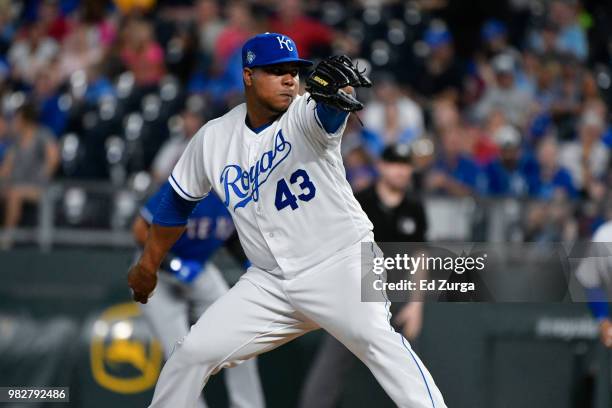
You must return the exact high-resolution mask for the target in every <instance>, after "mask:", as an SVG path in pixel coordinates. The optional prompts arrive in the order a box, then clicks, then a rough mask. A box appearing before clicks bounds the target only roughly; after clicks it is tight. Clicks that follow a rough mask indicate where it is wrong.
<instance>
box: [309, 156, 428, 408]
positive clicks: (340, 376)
mask: <svg viewBox="0 0 612 408" xmlns="http://www.w3.org/2000/svg"><path fill="white" fill-rule="evenodd" d="M412 160H413V153H412V150H411V148H410V146H409V145H407V144H401V145H391V146H388V147H387V148H385V150H384V151H383V153H382V155H381V159H380V160H379V162H378V163H377V170H378V178H377V179H376V181H375V183H374V184H373V185H372V186H370V187H369V188H367V189H365V190H363V191H361V192H359V193H357V194H356V195H355V197H356V198H357V201H359V203H360V204H361V207H362V208H363V210H364V211H365V213H366V214H367V215H368V218H369V219H370V220H371V221H372V224H373V225H374V237H375V239H376V241H377V242H424V241H425V234H426V231H427V218H426V216H425V209H424V207H423V204H422V202H421V200H420V198H419V197H418V195H417V194H415V192H414V190H413V188H412V186H413V182H412V180H413V165H412ZM389 279H394V278H393V277H389ZM422 312H423V303H422V302H394V303H392V304H391V314H392V317H391V324H392V326H393V328H394V329H395V330H396V331H398V332H400V333H402V334H403V335H404V337H406V338H407V339H408V340H411V341H413V340H414V339H415V338H416V337H417V336H418V334H419V332H420V330H421V321H422ZM354 363H355V358H354V357H353V355H352V354H351V352H350V351H348V350H347V349H346V348H345V347H344V346H343V345H342V344H341V343H340V342H339V341H337V340H336V339H334V338H333V337H331V336H329V335H325V337H324V338H323V340H322V342H321V346H320V348H319V350H318V351H317V354H316V356H315V359H314V361H313V363H312V366H311V368H310V371H309V373H308V375H307V377H306V381H305V382H304V386H303V388H302V393H301V397H300V401H299V405H298V406H299V407H300V408H310V407H317V408H333V407H336V406H337V405H338V400H339V398H340V396H341V395H342V391H343V388H344V378H345V375H346V373H348V372H349V370H350V368H351V366H352V365H353V364H354Z"/></svg>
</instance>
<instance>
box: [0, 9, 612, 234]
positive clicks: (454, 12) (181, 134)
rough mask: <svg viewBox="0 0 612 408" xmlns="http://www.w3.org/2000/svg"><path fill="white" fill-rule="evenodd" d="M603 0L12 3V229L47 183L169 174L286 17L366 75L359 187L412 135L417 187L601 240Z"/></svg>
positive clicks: (605, 193)
mask: <svg viewBox="0 0 612 408" xmlns="http://www.w3.org/2000/svg"><path fill="white" fill-rule="evenodd" d="M607 8H610V6H609V5H607V4H606V2H596V1H594V0H593V1H587V0H585V1H583V2H581V1H578V0H550V1H544V0H542V1H530V0H507V1H505V2H487V1H484V0H482V1H474V2H470V3H469V7H468V6H467V5H466V4H465V2H462V1H460V0H414V1H391V0H387V1H385V0H363V1H352V2H341V1H315V0H312V1H309V2H305V1H301V0H282V1H281V0H259V1H256V0H251V1H247V0H234V1H216V0H194V1H179V0H166V1H163V2H162V1H159V2H157V3H156V2H155V0H116V1H114V2H112V1H104V0H86V1H78V0H32V1H21V2H15V1H8V0H0V101H1V106H0V108H1V113H2V115H1V116H0V194H1V197H2V200H1V201H2V205H1V206H2V207H3V211H4V213H3V214H4V217H3V219H2V221H1V225H4V226H5V230H10V229H12V228H14V227H16V226H17V225H18V224H19V222H20V220H21V218H22V209H23V207H24V205H26V204H27V203H31V202H36V201H37V200H39V199H40V195H41V193H42V191H43V189H44V188H45V186H46V185H47V184H48V183H49V182H50V181H51V180H59V181H61V180H75V179H76V180H103V181H106V182H109V183H112V185H114V186H126V185H131V186H134V188H141V189H146V188H147V186H149V185H150V184H158V183H160V182H162V181H163V180H165V179H166V177H167V176H168V175H169V173H170V171H171V169H172V167H173V164H174V163H175V162H176V160H177V159H178V157H179V156H180V154H181V152H182V150H183V149H184V147H185V146H186V143H187V142H188V141H189V138H190V137H191V136H192V135H193V133H194V132H195V131H196V130H197V129H198V128H199V127H200V126H202V125H203V124H204V123H206V121H207V120H209V119H212V118H214V117H216V116H219V115H222V114H223V113H225V112H227V111H228V110H229V109H230V108H232V107H233V106H235V105H236V104H238V103H241V102H242V101H243V99H242V98H243V96H242V89H243V85H242V70H241V57H240V48H241V46H242V44H243V42H244V41H245V40H246V39H247V38H249V37H250V36H252V35H254V34H256V33H260V32H265V31H275V32H282V33H284V34H287V35H289V36H290V37H292V38H293V39H294V40H295V42H296V44H297V46H298V49H299V52H300V54H301V56H302V57H304V58H310V59H314V60H317V59H319V58H322V57H325V56H328V55H330V54H340V53H342V54H347V55H348V56H350V57H351V58H353V59H357V61H358V63H359V66H360V67H363V68H366V69H367V72H368V73H369V75H370V76H371V78H372V80H373V82H374V87H373V88H372V89H369V90H360V93H359V98H360V99H361V100H363V101H365V102H366V107H365V109H364V110H363V111H361V112H359V114H358V115H359V119H360V120H361V121H362V122H363V126H361V124H360V122H359V120H358V119H357V118H356V117H355V116H354V115H352V116H351V118H350V119H349V124H348V128H347V131H346V133H345V136H344V141H343V145H342V148H343V156H344V158H345V165H346V169H347V177H348V179H349V181H350V183H351V185H352V186H353V188H354V189H355V191H356V192H357V191H360V190H362V189H364V188H366V187H367V186H369V185H371V183H372V182H373V181H374V180H375V178H376V177H377V166H376V163H377V160H378V159H379V157H380V155H381V153H382V151H383V150H384V148H385V147H386V146H388V145H395V144H406V145H409V146H410V148H411V152H412V157H413V160H412V165H413V166H414V180H413V183H412V186H411V188H412V189H413V192H414V194H425V195H441V196H448V197H469V196H472V197H477V198H478V199H482V200H483V201H487V200H488V199H493V200H494V199H505V198H511V199H516V200H520V201H521V202H525V203H528V204H526V205H527V206H528V210H527V211H526V212H525V217H524V225H523V229H524V234H523V239H525V240H550V241H554V240H571V239H576V238H581V237H588V236H590V235H591V233H592V232H593V231H594V229H595V228H596V227H597V226H599V225H600V224H601V223H602V222H604V221H605V220H606V219H609V218H612V206H611V205H610V204H609V203H611V202H612V200H610V198H611V192H612V189H611V187H612V173H611V172H610V163H611V160H610V149H611V148H612V128H611V127H610V120H609V118H610V113H609V112H608V105H609V102H610V101H611V100H612V88H611V84H612V78H611V76H610V75H611V74H610V71H609V67H610V62H612V60H611V58H610V52H612V51H611V50H612V42H610V38H612V35H611V34H612V33H610V31H611V30H612V24H611V21H610V16H612V10H609V9H607ZM304 75H306V73H304V74H303V75H302V77H304ZM302 79H303V78H302Z"/></svg>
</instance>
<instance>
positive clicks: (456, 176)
mask: <svg viewBox="0 0 612 408" xmlns="http://www.w3.org/2000/svg"><path fill="white" fill-rule="evenodd" d="M462 141H463V140H462V129H461V128H460V127H454V128H449V129H447V130H445V131H444V132H443V133H442V152H441V154H440V155H439V158H438V160H437V162H436V163H435V164H434V167H433V169H431V171H430V173H429V174H428V175H427V181H426V187H427V189H428V190H429V191H431V192H434V193H438V194H445V195H450V196H456V197H462V196H467V195H472V194H474V193H476V192H477V191H481V190H482V189H483V181H484V178H483V173H482V171H481V169H480V168H479V167H478V165H477V164H476V162H474V160H472V158H471V157H470V156H469V155H467V154H466V153H464V150H463V149H462V146H461V145H462Z"/></svg>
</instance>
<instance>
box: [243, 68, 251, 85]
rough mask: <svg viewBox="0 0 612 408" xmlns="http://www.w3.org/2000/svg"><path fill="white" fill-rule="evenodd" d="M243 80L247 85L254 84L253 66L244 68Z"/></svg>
mask: <svg viewBox="0 0 612 408" xmlns="http://www.w3.org/2000/svg"><path fill="white" fill-rule="evenodd" d="M242 80H243V81H244V85H245V86H251V85H253V70H252V69H251V68H244V69H243V70H242Z"/></svg>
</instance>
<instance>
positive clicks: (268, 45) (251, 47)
mask: <svg viewBox="0 0 612 408" xmlns="http://www.w3.org/2000/svg"><path fill="white" fill-rule="evenodd" d="M283 62H296V63H298V64H300V65H312V61H308V60H305V59H301V58H300V57H299V56H298V51H297V46H296V45H295V42H294V41H293V40H292V39H291V38H289V37H288V36H286V35H284V34H278V33H264V34H258V35H256V36H254V37H251V38H250V39H248V40H247V42H246V43H244V45H243V46H242V67H243V68H253V67H262V66H265V65H273V64H282V63H283Z"/></svg>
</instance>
